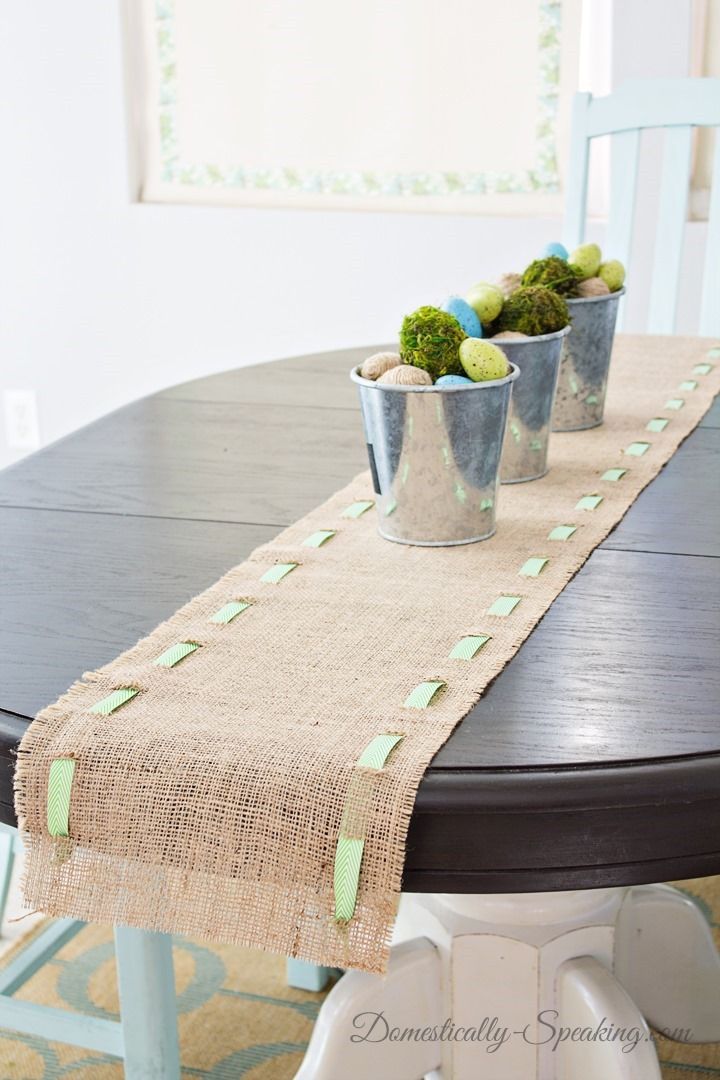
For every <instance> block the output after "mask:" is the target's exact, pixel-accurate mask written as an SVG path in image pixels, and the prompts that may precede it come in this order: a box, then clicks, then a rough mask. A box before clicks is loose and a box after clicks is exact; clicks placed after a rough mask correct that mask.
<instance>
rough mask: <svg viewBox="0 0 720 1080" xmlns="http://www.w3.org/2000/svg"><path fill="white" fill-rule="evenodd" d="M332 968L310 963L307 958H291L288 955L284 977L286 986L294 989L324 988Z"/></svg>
mask: <svg viewBox="0 0 720 1080" xmlns="http://www.w3.org/2000/svg"><path fill="white" fill-rule="evenodd" d="M333 971H334V968H329V967H322V966H321V965H320V964H310V963H308V962H307V960H293V959H292V958H291V957H288V960H287V965H286V968H285V973H286V975H285V977H286V980H287V984H288V986H293V987H295V989H296V990H316V991H317V990H324V989H325V987H326V986H327V984H328V983H329V981H330V977H331V975H332V973H333Z"/></svg>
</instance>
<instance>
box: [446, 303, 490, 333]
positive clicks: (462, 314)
mask: <svg viewBox="0 0 720 1080" xmlns="http://www.w3.org/2000/svg"><path fill="white" fill-rule="evenodd" d="M443 311H447V313H448V315H453V316H454V317H455V318H456V319H457V321H458V322H459V323H460V325H461V326H462V328H463V330H464V331H465V333H466V334H467V336H468V337H482V336H483V332H482V326H481V325H480V320H479V318H478V317H477V313H476V312H475V310H474V309H473V308H471V307H470V305H469V304H468V302H467V300H463V298H462V296H449V297H448V298H447V300H446V301H445V303H444V304H443Z"/></svg>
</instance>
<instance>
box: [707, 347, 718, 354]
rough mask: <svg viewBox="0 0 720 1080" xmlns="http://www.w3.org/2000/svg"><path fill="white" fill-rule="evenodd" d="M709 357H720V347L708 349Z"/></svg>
mask: <svg viewBox="0 0 720 1080" xmlns="http://www.w3.org/2000/svg"><path fill="white" fill-rule="evenodd" d="M708 356H720V347H718V346H717V345H713V347H712V349H708Z"/></svg>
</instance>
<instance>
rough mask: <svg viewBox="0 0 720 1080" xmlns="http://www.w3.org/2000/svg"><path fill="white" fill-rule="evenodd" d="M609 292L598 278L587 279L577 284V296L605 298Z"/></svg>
mask: <svg viewBox="0 0 720 1080" xmlns="http://www.w3.org/2000/svg"><path fill="white" fill-rule="evenodd" d="M609 292H610V290H609V289H608V287H607V285H606V284H605V282H604V281H603V279H602V278H599V277H591V278H587V279H586V280H585V281H581V282H579V283H578V287H577V294H578V296H585V297H587V296H607V295H608V294H609Z"/></svg>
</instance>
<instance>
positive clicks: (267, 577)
mask: <svg viewBox="0 0 720 1080" xmlns="http://www.w3.org/2000/svg"><path fill="white" fill-rule="evenodd" d="M296 566H297V563H296V562H285V563H282V562H280V563H275V565H274V566H271V567H270V569H269V570H266V571H265V573H264V574H263V576H262V577H261V578H260V580H261V581H264V582H266V583H268V584H270V585H277V583H278V582H279V581H282V579H283V578H284V577H287V575H288V574H291V573H292V571H293V570H294V569H295V567H296Z"/></svg>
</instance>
